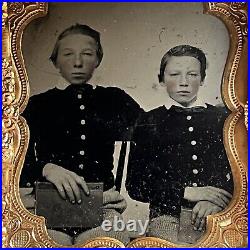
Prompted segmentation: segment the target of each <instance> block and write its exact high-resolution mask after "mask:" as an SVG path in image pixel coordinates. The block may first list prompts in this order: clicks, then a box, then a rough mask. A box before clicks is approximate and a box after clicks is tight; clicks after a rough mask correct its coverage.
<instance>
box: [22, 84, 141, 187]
mask: <svg viewBox="0 0 250 250" xmlns="http://www.w3.org/2000/svg"><path fill="white" fill-rule="evenodd" d="M140 111H141V109H140V107H139V105H138V104H137V103H136V102H135V101H134V100H133V99H132V98H131V97H130V96H129V95H127V94H126V93H125V92H124V91H123V90H120V89H118V88H115V87H107V88H104V87H100V86H97V87H95V88H94V87H93V86H91V85H89V84H85V85H84V86H77V85H70V86H68V87H67V88H66V89H64V90H59V89H57V88H54V89H51V90H49V91H47V92H45V93H42V94H38V95H35V96H33V97H31V98H30V101H29V103H28V106H27V108H26V109H25V111H24V113H23V116H24V117H25V118H26V120H27V123H28V125H29V128H30V142H29V148H28V152H27V155H26V160H25V163H24V168H23V171H22V174H21V182H20V185H21V186H29V185H32V184H33V183H34V181H36V180H39V179H42V169H43V167H44V165H45V164H47V163H54V164H57V165H59V166H61V167H63V168H66V169H68V170H70V171H74V172H75V173H77V174H78V175H80V176H83V177H84V178H85V180H86V181H87V182H104V190H107V189H109V188H111V187H112V186H113V185H114V177H113V174H112V169H113V153H114V142H115V141H119V140H129V139H130V138H129V132H130V128H131V127H133V125H134V123H135V121H136V119H137V117H138V114H139V112H140Z"/></svg>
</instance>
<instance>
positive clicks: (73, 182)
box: [43, 163, 89, 204]
mask: <svg viewBox="0 0 250 250" xmlns="http://www.w3.org/2000/svg"><path fill="white" fill-rule="evenodd" d="M43 176H44V177H45V178H46V179H47V180H48V181H49V182H51V183H53V184H54V185H55V186H56V188H57V190H58V192H59V194H60V196H61V197H62V198H63V199H65V200H66V199H67V197H68V199H69V200H70V202H72V203H73V204H74V203H76V202H77V203H79V204H80V203H81V193H80V188H82V189H83V191H84V192H85V193H86V195H89V189H88V186H87V184H86V182H85V180H84V178H83V177H81V176H79V175H77V174H76V173H74V172H72V171H69V170H67V169H65V168H63V167H60V166H58V165H56V164H52V163H48V164H46V165H45V166H44V168H43Z"/></svg>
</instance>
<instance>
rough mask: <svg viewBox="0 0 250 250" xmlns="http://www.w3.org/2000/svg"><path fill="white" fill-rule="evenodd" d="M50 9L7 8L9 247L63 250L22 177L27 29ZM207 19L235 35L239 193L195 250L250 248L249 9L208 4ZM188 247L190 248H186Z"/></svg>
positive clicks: (229, 136)
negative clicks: (28, 205) (29, 200)
mask: <svg viewBox="0 0 250 250" xmlns="http://www.w3.org/2000/svg"><path fill="white" fill-rule="evenodd" d="M47 10H48V3H42V2H32V3H28V2H12V3H3V5H2V44H3V49H2V50H3V58H2V101H3V107H2V111H3V113H2V118H3V123H2V124H3V127H2V148H3V150H2V163H3V169H2V170H3V172H2V180H3V183H2V217H3V220H2V225H3V230H2V237H3V246H4V247H60V245H58V244H57V243H55V242H53V241H52V240H51V239H50V238H49V236H48V234H47V231H46V228H45V220H44V218H42V217H38V216H35V215H33V214H31V213H29V212H28V211H27V210H26V209H25V208H24V206H23V205H22V203H21V200H20V195H19V188H18V183H19V176H20V172H21V169H22V164H23V161H24V157H25V152H26V150H27V145H28V140H29V130H28V127H27V124H26V122H25V120H24V119H23V118H22V117H21V116H20V114H21V113H22V111H23V110H24V109H25V106H26V104H27V101H28V98H29V83H28V77H27V74H26V70H25V65H24V60H23V56H22V51H21V43H22V34H23V30H24V27H25V26H26V25H28V23H30V21H31V20H33V19H35V18H38V17H42V16H45V15H46V13H47ZM204 13H206V14H210V15H215V16H217V17H218V18H220V19H221V20H222V21H223V22H224V24H225V26H226V27H227V29H228V32H229V34H230V39H231V41H230V51H229V56H228V58H227V64H226V67H225V70H224V76H223V81H222V94H223V98H224V101H225V103H226V105H227V106H228V108H229V109H230V110H231V111H232V113H231V115H230V116H229V117H228V119H227V121H226V123H225V127H224V144H225V148H226V151H227V154H228V158H229V161H230V164H231V167H232V172H233V177H234V182H235V183H237V185H235V193H234V197H233V200H232V202H231V203H230V205H229V207H228V208H227V210H226V211H224V212H221V213H220V214H217V215H216V216H209V218H208V227H207V232H206V235H205V236H204V237H203V238H202V240H201V241H199V242H198V243H197V244H195V245H192V247H246V246H247V232H248V224H247V128H248V123H247V117H248V106H247V49H248V48H247V40H248V37H247V35H248V30H247V18H248V15H247V3H240V2H237V3H236V2H235V3H211V2H209V3H204ZM74 247H124V246H123V244H122V243H121V242H119V241H118V240H115V239H111V238H97V239H93V240H90V241H89V242H88V243H87V244H85V245H77V246H74ZM128 247H184V246H180V245H175V244H173V243H170V242H167V241H164V240H161V239H157V238H149V237H147V238H138V239H136V240H134V241H133V242H131V243H130V244H129V246H128ZM185 247H187V246H186V245H185Z"/></svg>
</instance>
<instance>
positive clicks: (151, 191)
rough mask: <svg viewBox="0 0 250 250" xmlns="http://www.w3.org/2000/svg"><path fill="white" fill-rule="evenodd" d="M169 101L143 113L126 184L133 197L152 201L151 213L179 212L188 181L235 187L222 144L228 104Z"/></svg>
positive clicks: (190, 204)
mask: <svg viewBox="0 0 250 250" xmlns="http://www.w3.org/2000/svg"><path fill="white" fill-rule="evenodd" d="M207 106H208V107H207V108H202V107H199V108H192V109H183V108H180V107H176V106H172V107H171V108H170V109H169V110H167V109H166V108H165V107H164V106H162V107H159V108H157V109H154V110H152V111H150V112H148V113H145V114H143V115H142V116H141V117H140V118H139V119H138V122H137V126H136V129H135V131H134V137H133V141H134V143H132V144H131V149H130V158H129V163H128V174H127V180H126V187H127V190H128V192H129V195H130V196H131V198H133V199H135V200H139V201H142V202H149V203H150V213H151V217H156V216H160V215H163V214H169V215H172V216H176V217H178V216H179V214H180V210H181V206H185V207H189V208H192V207H193V206H194V204H192V203H190V202H187V201H185V200H184V199H183V197H184V190H185V187H192V186H198V187H202V186H214V187H218V188H222V189H225V190H227V191H229V192H230V193H232V192H233V179H232V174H231V168H230V165H229V162H228V160H227V156H226V153H225V149H224V146H223V125H224V121H225V118H226V117H227V115H228V114H227V111H226V109H225V108H218V107H215V106H212V105H209V104H208V105H207Z"/></svg>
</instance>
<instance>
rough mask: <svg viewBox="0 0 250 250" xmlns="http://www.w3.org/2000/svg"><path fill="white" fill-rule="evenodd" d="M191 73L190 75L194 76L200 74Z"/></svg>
mask: <svg viewBox="0 0 250 250" xmlns="http://www.w3.org/2000/svg"><path fill="white" fill-rule="evenodd" d="M189 75H190V76H193V77H195V76H198V74H197V73H189Z"/></svg>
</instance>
